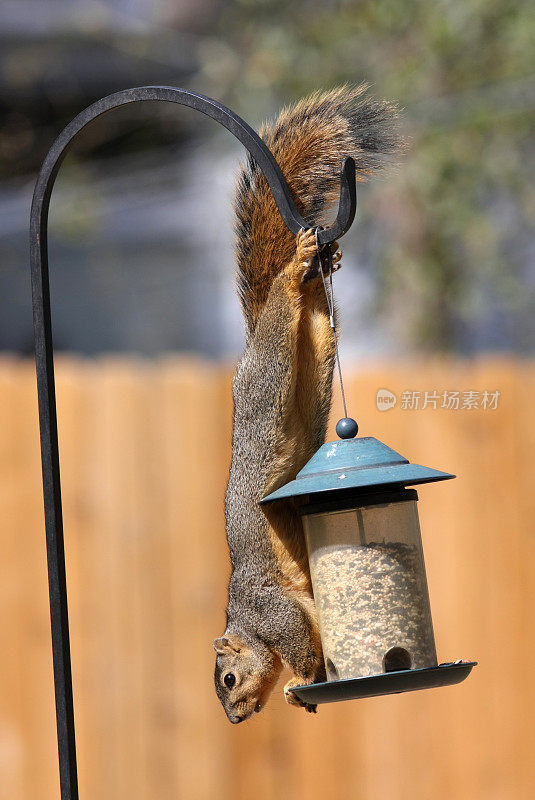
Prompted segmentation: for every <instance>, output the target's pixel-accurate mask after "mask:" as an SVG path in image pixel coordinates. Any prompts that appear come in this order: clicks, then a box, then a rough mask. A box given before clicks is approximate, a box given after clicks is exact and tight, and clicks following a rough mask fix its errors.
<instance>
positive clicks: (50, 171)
mask: <svg viewBox="0 0 535 800" xmlns="http://www.w3.org/2000/svg"><path fill="white" fill-rule="evenodd" d="M144 100H165V101H167V102H170V103H178V104H179V105H182V106H189V107H190V108H194V109H196V110H197V111H200V112H201V113H203V114H206V115H207V116H209V117H212V119H215V120H216V121H217V122H219V123H221V125H223V126H224V127H225V128H227V129H228V130H229V131H230V132H231V133H233V134H234V136H235V137H236V138H237V139H239V141H240V142H241V143H242V144H243V145H244V146H245V147H246V148H247V150H248V151H249V153H250V154H251V156H252V157H253V159H254V160H255V161H256V163H257V164H258V166H259V167H260V169H261V170H262V172H263V173H264V175H265V177H266V180H267V182H268V184H269V187H270V189H271V192H272V194H273V197H274V199H275V202H276V204H277V208H278V209H279V212H280V215H281V217H282V219H283V220H284V222H285V224H286V225H287V227H288V228H289V229H290V231H292V233H294V234H297V233H298V231H299V230H300V228H307V227H310V225H309V224H307V222H306V221H305V220H304V219H303V218H302V217H301V215H300V214H299V212H298V211H297V209H296V207H295V204H294V201H293V199H292V195H291V192H290V189H289V187H288V184H287V183H286V181H285V179H284V175H283V174H282V172H281V169H280V167H279V165H278V164H277V162H276V161H275V158H274V157H273V155H272V153H271V152H270V150H269V149H268V147H267V146H266V144H265V143H264V142H263V141H262V139H261V138H260V137H259V136H258V134H257V133H255V131H254V130H253V129H252V128H251V127H249V125H247V123H246V122H244V121H243V120H242V119H241V118H240V117H238V116H237V115H236V114H234V113H233V112H232V111H230V110H229V109H228V108H226V107H225V106H223V105H221V104H220V103H218V102H216V101H215V100H212V99H210V98H209V97H204V96H203V95H201V94H197V93H196V92H190V91H187V90H186V89H177V88H174V87H171V86H142V87H140V88H137V89H126V90H124V91H122V92H117V93H116V94H112V95H110V96H109V97H104V98H103V99H102V100H98V101H97V102H96V103H93V105H91V106H89V108H86V109H85V111H82V112H81V114H78V116H77V117H76V118H75V119H74V120H73V121H72V122H71V123H70V124H69V125H67V127H66V128H65V129H64V130H63V132H62V133H61V134H60V136H59V137H58V139H57V140H56V142H55V143H54V144H53V145H52V147H51V149H50V151H49V153H48V155H47V157H46V158H45V160H44V162H43V166H42V168H41V171H40V173H39V177H38V179H37V183H36V186H35V191H34V195H33V202H32V210H31V218H30V259H31V271H32V297H33V321H34V331H35V359H36V366H37V391H38V398H39V423H40V431H41V460H42V468H43V493H44V504H45V527H46V546H47V558H48V585H49V593H50V617H51V626H52V652H53V663H54V685H55V692H56V719H57V730H58V749H59V770H60V785H61V800H78V778H77V772H76V743H75V735H74V709H73V694H72V676H71V654H70V644H69V620H68V612H67V584H66V576H65V551H64V545H63V521H62V509H61V488H60V472H59V451H58V430H57V415H56V397H55V388H54V357H53V345H52V322H51V316H50V286H49V278H48V243H47V233H48V231H47V228H48V209H49V206H50V195H51V194H52V188H53V186H54V182H55V180H56V176H57V174H58V170H59V168H60V166H61V163H62V161H63V159H64V157H65V155H66V154H67V151H68V150H69V148H70V146H71V144H72V143H73V141H74V140H75V139H76V137H77V136H78V134H79V133H80V132H81V131H82V130H83V129H84V128H85V127H86V125H88V124H89V123H90V122H92V121H93V120H94V119H96V118H97V117H101V116H103V115H104V114H107V113H108V112H109V111H112V110H113V109H114V108H118V107H119V106H123V105H127V104H129V103H139V102H142V101H144ZM355 209H356V190H355V163H354V161H353V159H352V158H346V160H345V161H344V164H343V166H342V172H341V176H340V203H339V207H338V215H337V217H336V221H335V223H334V224H333V225H332V226H331V227H329V228H326V229H324V230H321V231H320V232H319V234H318V242H319V244H320V245H323V244H327V243H329V242H333V241H335V240H336V239H338V238H340V237H341V236H343V234H344V233H345V232H346V231H347V230H348V229H349V227H350V226H351V223H352V222H353V219H354V217H355Z"/></svg>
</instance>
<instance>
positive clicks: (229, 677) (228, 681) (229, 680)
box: [223, 672, 236, 689]
mask: <svg viewBox="0 0 535 800" xmlns="http://www.w3.org/2000/svg"><path fill="white" fill-rule="evenodd" d="M223 681H224V683H225V686H226V687H227V689H232V687H233V686H234V684H235V683H236V676H235V675H234V673H232V672H227V674H226V675H225V677H224V678H223Z"/></svg>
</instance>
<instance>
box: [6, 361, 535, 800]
mask: <svg viewBox="0 0 535 800" xmlns="http://www.w3.org/2000/svg"><path fill="white" fill-rule="evenodd" d="M348 372H349V371H348ZM379 388H386V389H388V390H390V391H392V392H394V393H395V394H396V395H397V397H398V402H397V405H396V407H395V408H394V409H392V410H389V411H386V412H379V411H378V410H377V408H376V391H377V390H378V389H379ZM435 390H436V391H437V392H438V393H441V392H448V393H449V392H453V391H460V392H461V401H462V399H463V395H462V393H463V392H480V395H479V396H478V398H477V400H478V405H479V408H472V409H464V410H463V409H445V408H440V407H438V408H436V409H434V408H433V407H432V406H433V404H434V403H433V402H431V404H430V403H429V402H428V407H427V408H425V410H422V409H421V405H422V400H423V399H424V392H426V391H427V392H433V391H435ZM495 390H497V391H499V392H500V396H499V401H498V408H497V409H492V408H487V409H484V408H482V405H483V392H485V391H492V392H493V391H495ZM57 391H58V410H59V428H60V446H61V458H62V482H63V497H64V515H65V538H66V550H67V562H68V564H67V575H68V585H69V601H70V619H71V636H72V651H73V672H74V690H75V705H76V709H75V710H76V721H77V736H78V762H79V775H80V797H81V798H82V800H90V799H91V800H148V798H158V800H171V799H172V800H177V799H179V800H211V799H212V798H217V799H218V800H250V799H251V798H255V800H256V799H257V798H258V800H272V799H273V800H274V799H275V798H277V800H316V799H317V800H325V798H329V800H332V799H333V798H334V800H338V799H339V798H340V800H342V799H344V800H345V799H346V798H351V800H376V799H377V800H383V798H384V799H385V800H386V799H387V798H388V800H409V798H410V800H451V799H452V798H454V799H455V800H483V798H484V800H524V798H525V800H527V799H528V798H532V797H533V796H534V791H535V790H534V782H533V781H534V777H535V766H534V758H533V753H534V752H535V724H534V722H533V716H534V714H535V703H534V700H535V680H534V678H533V667H534V663H535V660H534V647H533V643H534V641H535V603H534V587H535V526H534V519H535V500H534V498H535V457H534V455H535V426H534V423H533V417H534V398H535V367H534V366H533V364H532V363H529V362H520V361H509V360H496V359H493V360H484V361H476V362H461V363H459V362H453V361H440V360H438V361H437V360H434V361H415V362H413V363H410V364H395V365H394V364H381V365H378V366H374V367H373V368H366V369H361V370H359V371H358V372H357V371H354V372H353V374H352V375H351V376H349V380H348V395H349V398H350V407H351V410H352V411H353V414H354V416H356V417H357V419H358V420H359V422H360V425H361V432H362V434H363V435H375V436H377V437H378V438H379V439H382V440H383V441H385V442H387V443H388V444H389V445H391V446H392V447H394V448H396V449H398V450H400V451H401V452H402V453H404V454H406V455H407V456H408V457H409V458H410V459H411V460H413V461H417V462H420V463H423V464H428V465H430V466H434V467H437V468H443V469H446V470H449V471H452V472H454V473H456V474H457V475H458V478H457V480H456V481H451V482H447V483H444V484H437V485H434V486H428V487H424V488H422V489H421V490H420V501H421V502H420V506H421V521H422V531H423V537H424V548H425V553H426V561H427V566H428V579H429V586H430V594H431V604H432V610H433V616H434V623H435V631H436V638H437V647H438V653H439V659H440V660H443V661H448V660H453V659H456V658H461V657H462V658H465V659H477V660H479V662H480V665H479V666H478V667H477V668H476V669H475V670H474V672H473V674H472V676H471V677H470V678H469V679H468V680H467V681H466V682H465V683H464V684H462V685H460V686H458V687H450V688H446V689H437V690H432V691H428V692H420V693H414V694H406V695H398V696H392V697H387V698H381V699H370V700H365V701H354V702H351V703H345V704H334V705H330V706H323V707H321V708H320V709H319V713H318V714H317V715H316V716H315V717H314V716H311V715H307V714H305V713H303V712H301V711H300V710H295V709H293V708H290V707H288V706H286V705H285V704H284V702H283V700H282V699H281V692H280V689H278V690H277V691H276V694H275V696H274V697H273V698H272V700H271V702H270V704H269V705H268V708H267V709H266V710H265V711H264V712H263V713H262V714H260V715H258V716H255V718H254V719H252V720H250V721H249V722H247V723H244V724H242V725H239V726H231V725H230V724H229V723H228V722H227V721H226V718H225V717H224V714H223V711H222V709H221V708H220V706H219V704H218V701H217V699H216V697H215V692H214V689H213V678H212V673H213V662H214V653H213V650H212V646H211V642H212V639H213V638H214V636H216V635H218V634H220V633H221V632H222V630H223V626H224V607H225V592H226V580H227V577H228V571H229V567H228V557H227V552H226V544H225V535H224V521H223V495H224V489H225V481H226V475H227V469H228V462H229V442H230V433H231V398H230V369H227V368H223V367H217V366H214V365H209V364H205V363H200V362H198V361H193V360H184V359H181V360H177V359H169V360H161V361H158V362H156V363H155V362H152V363H143V362H135V361H125V360H118V359H106V360H99V361H81V360H80V361H74V360H63V359H60V360H59V363H58V366H57ZM405 391H411V392H412V391H420V392H421V395H420V398H419V399H420V409H419V410H416V409H412V410H411V409H408V408H404V407H403V405H404V404H405V402H404V400H403V397H404V395H403V392H405ZM448 396H450V395H448ZM428 400H429V398H428ZM461 404H462V402H461ZM438 405H439V406H440V405H441V403H440V402H439V403H438ZM339 411H340V409H339V408H336V409H335V415H336V413H338V414H339ZM331 434H332V430H331ZM0 512H1V520H2V525H1V535H0V620H1V625H0V640H1V647H2V649H1V653H2V657H1V662H0V664H1V666H0V673H1V679H0V704H1V705H0V798H2V800H4V798H5V800H30V798H31V800H35V798H39V800H56V799H57V798H59V790H58V773H57V763H56V743H55V719H54V707H53V687H52V667H51V649H50V640H49V619H48V599H47V586H46V570H45V544H44V527H43V513H42V495H41V486H40V463H39V452H38V430H37V414H36V396H35V380H34V370H33V365H32V364H31V363H28V362H19V361H16V360H11V359H9V358H4V359H3V360H2V361H0Z"/></svg>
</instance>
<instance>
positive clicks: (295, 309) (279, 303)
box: [214, 85, 399, 723]
mask: <svg viewBox="0 0 535 800" xmlns="http://www.w3.org/2000/svg"><path fill="white" fill-rule="evenodd" d="M366 90H367V86H366V85H360V86H357V87H347V86H343V87H339V88H336V89H333V90H332V91H328V92H324V93H319V92H317V93H315V94H313V95H311V96H310V97H308V98H306V99H304V100H301V101H300V102H299V103H298V104H297V105H295V106H294V107H291V108H286V109H284V110H283V111H282V113H281V114H280V116H279V118H278V119H277V120H276V121H275V122H273V123H268V124H265V125H264V126H263V127H262V129H261V131H260V135H261V136H262V138H263V139H264V141H265V142H266V144H267V145H268V147H269V148H270V149H271V152H272V153H273V155H274V156H275V158H276V159H277V161H278V163H279V165H280V167H281V169H282V172H283V174H284V176H285V178H286V181H287V182H288V185H289V187H290V190H291V192H292V195H293V198H294V201H295V205H296V207H297V209H298V211H299V212H300V213H301V215H302V216H303V218H304V219H306V220H307V223H309V224H310V229H309V230H306V231H305V230H304V231H301V232H300V233H299V234H298V235H297V237H294V236H293V235H292V234H291V233H290V231H289V230H288V229H287V228H286V226H285V224H284V223H283V221H282V219H281V217H280V214H279V212H278V210H277V207H276V205H275V201H274V200H273V197H272V194H271V191H270V189H269V186H268V184H267V181H266V179H265V178H264V176H263V175H262V173H261V171H260V169H259V167H258V165H257V164H256V163H255V161H254V160H253V159H252V158H251V157H249V159H248V163H247V165H246V167H245V168H243V169H242V171H241V174H240V176H239V180H238V185H237V193H236V198H235V203H234V207H235V213H236V224H235V231H236V236H237V245H236V255H237V264H238V273H237V278H238V291H239V296H240V300H241V305H242V310H243V313H244V316H245V322H246V346H245V352H244V355H243V356H242V358H241V360H240V362H239V364H238V367H237V371H236V374H235V377H234V383H233V396H234V429H233V440H232V463H231V467H230V476H229V482H228V487H227V493H226V501H225V512H226V529H227V539H228V545H229V550H230V559H231V563H232V574H231V577H230V583H229V589H228V594H229V598H228V607H227V625H226V629H225V632H224V634H223V635H222V636H221V637H219V638H217V639H215V640H214V648H215V650H216V653H217V657H216V667H215V687H216V692H217V695H218V697H219V699H220V700H221V703H222V704H223V707H224V709H225V712H226V714H227V717H228V718H229V720H230V721H231V722H233V723H238V722H241V721H243V720H245V719H247V718H249V717H250V716H251V715H252V714H253V713H254V712H255V711H260V710H261V709H262V708H263V707H264V706H265V704H266V702H267V699H268V697H269V695H270V693H271V691H272V689H273V688H274V686H275V684H276V682H277V680H278V678H279V676H280V673H281V671H282V668H283V666H285V667H289V669H290V670H291V671H292V673H293V677H292V678H291V679H290V680H289V681H288V683H287V684H286V686H285V687H284V696H285V698H286V700H287V701H288V703H290V704H292V705H296V706H304V707H305V708H306V710H307V711H315V710H316V707H315V706H311V705H306V704H304V703H302V702H301V701H300V700H299V699H298V698H297V697H296V696H295V695H294V694H293V693H292V691H291V689H292V687H293V686H297V685H299V684H309V683H315V682H318V681H322V680H325V668H324V664H323V654H322V648H321V640H320V636H319V628H318V621H317V614H316V610H315V606H314V600H313V595H312V586H311V580H310V572H309V567H308V559H307V552H306V544H305V540H304V534H303V528H302V522H301V519H300V517H299V513H298V510H297V507H296V506H295V505H294V504H293V503H292V502H288V501H287V502H280V501H279V502H278V503H273V504H270V505H268V506H265V507H262V506H260V505H258V502H259V500H261V499H262V498H263V497H264V496H265V495H267V494H268V493H270V492H272V491H274V490H275V489H277V488H278V487H280V486H282V485H283V484H284V483H286V482H288V481H290V480H292V479H293V478H295V476H296V474H297V472H299V470H300V469H301V468H302V467H303V466H304V464H305V463H306V462H307V461H308V460H309V459H310V458H311V457H312V455H313V454H314V452H315V451H316V450H317V449H318V448H319V447H320V446H321V445H322V444H323V442H324V440H325V433H326V426H327V419H328V415H329V410H330V405H331V385H332V373H333V363H334V338H333V330H332V328H331V327H330V320H329V309H328V304H327V301H326V297H325V293H324V288H323V282H322V280H321V273H320V269H321V266H320V260H319V259H318V257H317V252H316V243H315V226H317V225H319V224H321V222H322V221H325V215H326V214H327V215H328V212H329V210H330V206H331V205H332V202H333V201H334V200H336V199H337V198H338V192H339V186H340V180H339V175H340V168H341V164H342V161H343V159H344V158H345V157H346V156H352V157H353V158H354V159H355V162H356V167H357V178H358V179H360V180H362V179H365V177H366V176H368V175H369V174H372V173H374V172H375V171H377V169H379V168H380V167H381V161H382V158H381V157H382V156H384V155H390V154H393V153H394V152H395V151H396V149H397V147H398V142H399V137H398V134H397V127H396V124H395V123H396V109H395V107H394V106H392V105H391V104H389V103H387V102H385V101H377V100H374V99H371V98H369V97H368V96H367V95H366ZM330 247H331V253H333V251H335V250H336V247H337V245H336V243H335V244H334V245H330ZM340 257H341V254H340V253H334V257H333V259H332V262H333V264H336V263H337V262H338V261H339V259H340Z"/></svg>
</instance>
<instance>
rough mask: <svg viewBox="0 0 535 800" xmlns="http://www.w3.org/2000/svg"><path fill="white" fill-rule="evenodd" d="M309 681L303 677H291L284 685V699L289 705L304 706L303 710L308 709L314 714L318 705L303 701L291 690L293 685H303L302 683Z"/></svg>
mask: <svg viewBox="0 0 535 800" xmlns="http://www.w3.org/2000/svg"><path fill="white" fill-rule="evenodd" d="M306 683H309V681H307V680H305V679H303V678H291V680H289V681H288V683H287V684H286V686H285V687H284V699H285V700H286V702H287V703H288V704H289V705H290V706H296V708H304V709H305V711H308V712H309V713H311V714H316V712H317V710H318V707H317V706H316V705H314V704H312V703H305V702H304V701H303V700H300V699H299V698H298V697H297V695H296V694H294V693H293V692H292V689H293V688H294V686H303V684H306Z"/></svg>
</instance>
